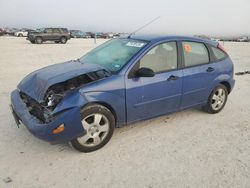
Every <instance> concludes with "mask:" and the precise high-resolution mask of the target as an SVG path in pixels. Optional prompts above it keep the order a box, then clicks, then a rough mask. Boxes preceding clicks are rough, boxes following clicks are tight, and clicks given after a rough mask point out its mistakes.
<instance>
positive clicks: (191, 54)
mask: <svg viewBox="0 0 250 188" xmlns="http://www.w3.org/2000/svg"><path fill="white" fill-rule="evenodd" d="M181 46H182V52H183V96H182V101H181V108H182V109H185V108H188V107H191V106H196V105H200V104H203V103H206V101H207V99H208V96H209V94H210V93H209V92H210V91H209V89H208V88H209V87H210V85H211V83H212V81H213V80H214V79H215V77H216V75H217V70H216V68H215V66H216V65H215V64H213V63H210V55H209V50H208V48H207V46H206V45H205V44H204V43H201V42H194V41H183V42H182V44H181Z"/></svg>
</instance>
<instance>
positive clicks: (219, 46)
mask: <svg viewBox="0 0 250 188" xmlns="http://www.w3.org/2000/svg"><path fill="white" fill-rule="evenodd" d="M217 48H219V49H220V50H222V51H223V52H225V53H226V54H227V52H226V49H225V48H224V46H223V45H221V44H218V46H217Z"/></svg>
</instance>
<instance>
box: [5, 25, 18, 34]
mask: <svg viewBox="0 0 250 188" xmlns="http://www.w3.org/2000/svg"><path fill="white" fill-rule="evenodd" d="M17 31H19V30H18V29H17V28H9V27H7V28H5V32H6V34H7V35H10V36H14V34H15V32H17Z"/></svg>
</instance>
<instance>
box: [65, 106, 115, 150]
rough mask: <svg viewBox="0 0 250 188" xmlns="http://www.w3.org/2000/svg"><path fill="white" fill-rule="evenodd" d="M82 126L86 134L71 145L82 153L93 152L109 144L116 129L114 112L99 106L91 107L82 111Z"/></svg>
mask: <svg viewBox="0 0 250 188" xmlns="http://www.w3.org/2000/svg"><path fill="white" fill-rule="evenodd" d="M81 121H82V126H83V128H84V129H85V131H86V134H85V135H84V136H82V137H79V138H76V139H74V140H72V141H71V142H70V143H71V145H72V146H73V147H74V148H75V149H77V150H78V151H81V152H92V151H95V150H98V149H100V148H102V147H103V146H104V145H105V144H107V143H108V141H109V140H110V138H111V137H112V135H113V132H114V128H115V118H114V115H113V114H112V112H111V111H110V110H109V109H108V108H106V107H104V106H102V105H99V104H93V105H89V106H87V107H85V108H83V109H82V110H81Z"/></svg>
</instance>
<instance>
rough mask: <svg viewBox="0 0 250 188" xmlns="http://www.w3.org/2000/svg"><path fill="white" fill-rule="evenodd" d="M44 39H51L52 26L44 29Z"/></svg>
mask: <svg viewBox="0 0 250 188" xmlns="http://www.w3.org/2000/svg"><path fill="white" fill-rule="evenodd" d="M43 38H44V40H52V39H53V30H52V28H47V29H45V34H44V36H43Z"/></svg>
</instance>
